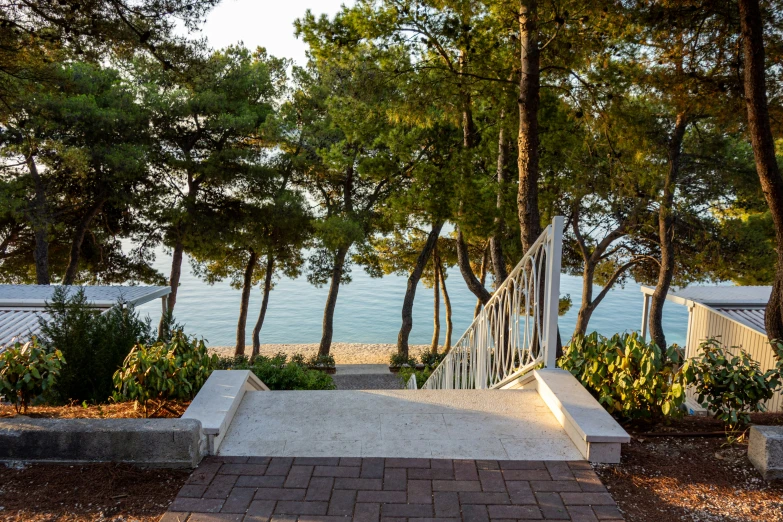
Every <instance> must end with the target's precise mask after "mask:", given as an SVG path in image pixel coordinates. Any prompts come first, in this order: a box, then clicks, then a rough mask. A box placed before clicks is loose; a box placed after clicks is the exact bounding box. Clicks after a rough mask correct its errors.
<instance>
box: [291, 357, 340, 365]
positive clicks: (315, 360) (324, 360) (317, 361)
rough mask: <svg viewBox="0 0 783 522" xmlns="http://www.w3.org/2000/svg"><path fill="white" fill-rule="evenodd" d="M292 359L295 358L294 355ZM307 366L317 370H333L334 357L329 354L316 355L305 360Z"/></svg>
mask: <svg viewBox="0 0 783 522" xmlns="http://www.w3.org/2000/svg"><path fill="white" fill-rule="evenodd" d="M294 357H296V355H294ZM292 360H293V359H292ZM297 362H298V361H297ZM307 365H308V366H311V367H317V368H334V367H335V364H334V357H333V356H332V355H331V354H326V355H318V354H316V355H313V356H312V357H310V358H309V359H308V360H307Z"/></svg>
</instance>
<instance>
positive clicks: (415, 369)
mask: <svg viewBox="0 0 783 522" xmlns="http://www.w3.org/2000/svg"><path fill="white" fill-rule="evenodd" d="M395 355H397V354H395ZM392 358H394V355H393V356H392ZM445 358H446V354H445V353H434V352H432V351H431V350H425V351H423V352H421V353H420V354H419V362H418V363H417V362H416V360H415V359H411V360H410V361H408V363H407V364H408V366H403V367H401V368H400V371H399V373H398V375H399V376H400V379H401V380H402V384H403V386H405V385H407V384H408V381H409V380H410V378H411V376H412V375H415V376H416V386H417V387H418V388H419V389H421V387H422V386H424V383H425V382H427V379H429V378H430V375H432V372H433V371H435V368H437V367H438V365H439V364H440V363H441V361H443V359H445Z"/></svg>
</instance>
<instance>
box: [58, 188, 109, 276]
mask: <svg viewBox="0 0 783 522" xmlns="http://www.w3.org/2000/svg"><path fill="white" fill-rule="evenodd" d="M105 202H106V198H104V197H102V198H99V199H98V201H96V202H95V203H93V205H92V206H91V207H90V208H89V209H87V212H86V213H85V214H84V215H83V216H82V219H80V220H79V223H78V224H77V225H76V230H74V233H73V239H72V240H71V253H70V256H69V258H68V267H67V268H66V269H65V275H64V276H63V284H64V285H72V284H73V283H74V281H75V280H76V274H78V272H79V258H80V257H81V253H82V244H83V243H84V236H85V235H87V230H89V228H90V224H91V223H92V221H93V219H95V216H97V215H98V212H100V211H101V208H103V204H104V203H105Z"/></svg>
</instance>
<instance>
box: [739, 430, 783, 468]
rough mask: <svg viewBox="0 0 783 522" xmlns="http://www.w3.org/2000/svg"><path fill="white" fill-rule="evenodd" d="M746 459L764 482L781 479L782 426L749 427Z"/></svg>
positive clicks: (782, 454)
mask: <svg viewBox="0 0 783 522" xmlns="http://www.w3.org/2000/svg"><path fill="white" fill-rule="evenodd" d="M748 458H749V459H750V462H751V463H752V464H753V465H754V466H755V467H756V469H757V470H759V473H761V476H762V477H764V480H775V479H783V426H751V428H750V441H749V444H748Z"/></svg>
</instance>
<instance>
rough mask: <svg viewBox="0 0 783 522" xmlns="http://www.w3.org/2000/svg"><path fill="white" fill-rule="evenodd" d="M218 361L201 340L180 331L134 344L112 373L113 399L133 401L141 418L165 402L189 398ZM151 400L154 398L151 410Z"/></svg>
mask: <svg viewBox="0 0 783 522" xmlns="http://www.w3.org/2000/svg"><path fill="white" fill-rule="evenodd" d="M218 364H219V360H218V357H217V356H216V355H212V356H210V355H209V354H208V353H207V347H206V346H205V345H204V341H203V340H197V339H196V338H188V336H186V335H185V334H184V333H182V331H177V332H174V333H173V334H172V336H171V340H170V341H168V342H164V341H158V342H156V343H155V344H153V345H151V346H145V345H144V344H138V345H136V346H134V347H133V349H132V350H131V352H130V353H129V354H128V356H127V357H126V358H125V362H124V363H123V367H122V368H121V369H119V370H117V371H116V372H115V373H114V376H113V383H114V387H115V389H116V392H115V393H114V399H115V400H117V401H123V400H132V401H136V404H138V405H139V406H140V407H141V409H142V411H143V412H144V416H145V417H148V416H150V415H154V413H155V412H156V411H157V409H160V408H162V407H163V406H164V405H165V403H166V401H169V400H174V399H178V400H189V399H192V398H193V397H194V396H195V395H196V393H198V391H199V390H200V389H201V387H202V386H203V385H204V382H206V380H207V378H209V375H210V374H211V373H212V371H213V370H215V369H216V368H217V367H218ZM151 401H158V404H157V409H156V410H155V411H153V412H152V413H150V410H149V406H150V402H151Z"/></svg>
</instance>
